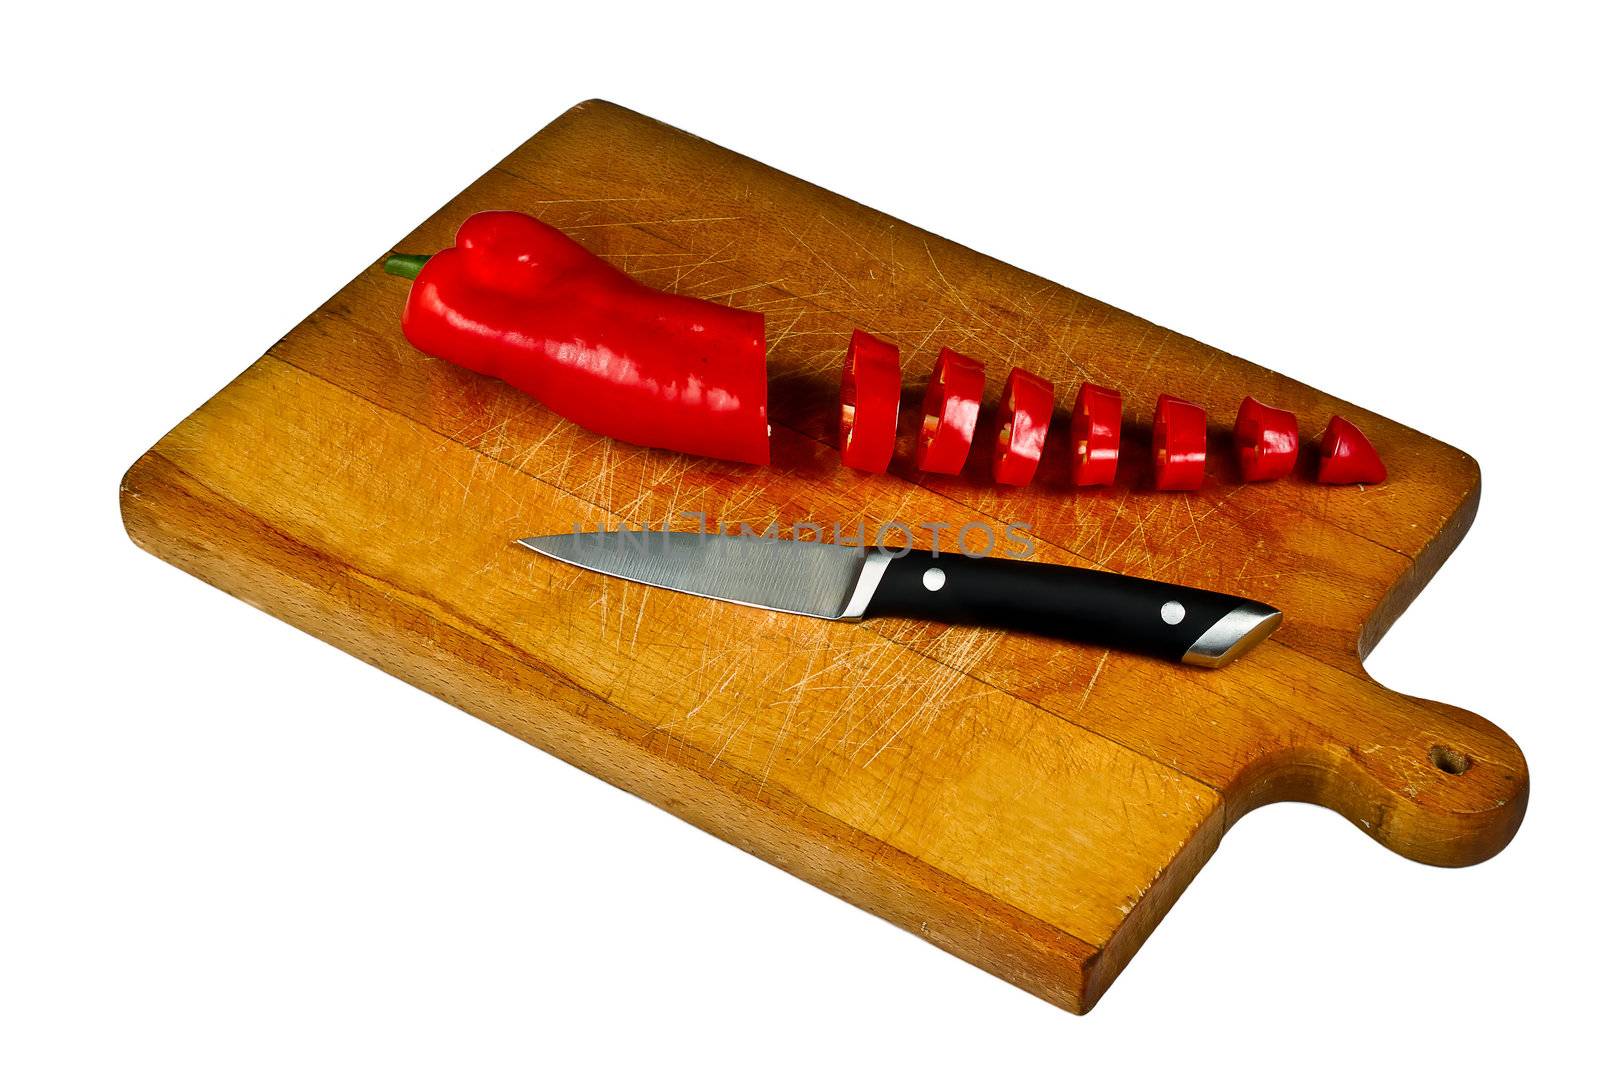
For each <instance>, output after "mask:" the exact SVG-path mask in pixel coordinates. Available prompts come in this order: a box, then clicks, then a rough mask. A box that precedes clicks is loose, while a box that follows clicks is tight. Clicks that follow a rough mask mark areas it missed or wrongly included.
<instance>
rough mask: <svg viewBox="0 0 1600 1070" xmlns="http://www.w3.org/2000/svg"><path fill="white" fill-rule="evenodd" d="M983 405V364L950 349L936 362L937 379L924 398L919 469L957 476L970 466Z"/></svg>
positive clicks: (920, 429)
mask: <svg viewBox="0 0 1600 1070" xmlns="http://www.w3.org/2000/svg"><path fill="white" fill-rule="evenodd" d="M982 404H983V364H982V363H981V362H979V361H976V360H973V359H972V358H971V357H963V356H962V355H961V354H960V353H957V352H956V351H955V350H953V349H950V348H949V347H946V348H944V349H941V350H940V351H939V359H937V360H935V361H934V362H933V377H932V378H930V379H929V380H928V391H927V393H925V394H924V395H923V396H922V426H921V427H920V428H919V429H918V431H917V468H918V470H919V471H923V472H936V473H938V474H940V475H947V476H953V475H957V474H959V473H960V471H961V466H962V465H964V464H966V463H967V454H968V453H970V452H971V450H972V431H973V428H975V427H977V426H978V407H979V406H980V405H982Z"/></svg>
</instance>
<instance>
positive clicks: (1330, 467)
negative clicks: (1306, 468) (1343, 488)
mask: <svg viewBox="0 0 1600 1070" xmlns="http://www.w3.org/2000/svg"><path fill="white" fill-rule="evenodd" d="M1388 477H1389V470H1388V469H1387V468H1385V467H1384V466H1383V458H1381V457H1379V456H1378V451H1377V450H1376V449H1374V448H1373V446H1372V443H1371V442H1368V441H1367V436H1366V435H1363V434H1362V433H1361V429H1360V428H1358V427H1356V425H1355V424H1353V423H1351V422H1350V421H1349V420H1346V419H1345V418H1344V417H1343V416H1335V417H1334V418H1333V419H1331V420H1329V421H1328V429H1327V430H1326V431H1324V432H1322V457H1321V460H1320V461H1319V462H1318V464H1317V482H1318V483H1382V482H1383V481H1384V480H1385V479H1387V478H1388Z"/></svg>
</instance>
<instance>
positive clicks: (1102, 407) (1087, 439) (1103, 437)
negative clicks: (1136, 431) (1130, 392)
mask: <svg viewBox="0 0 1600 1070" xmlns="http://www.w3.org/2000/svg"><path fill="white" fill-rule="evenodd" d="M1121 452H1122V395H1121V394H1119V393H1117V392H1116V391H1115V390H1109V389H1107V388H1106V387H1103V386H1095V385H1094V384H1093V383H1084V384H1083V385H1082V386H1081V387H1079V388H1078V400H1077V402H1076V403H1075V404H1074V405H1073V406H1072V453H1071V455H1070V456H1068V458H1067V478H1068V479H1070V480H1071V481H1072V485H1073V486H1075V487H1101V486H1106V485H1107V484H1109V483H1111V482H1112V481H1114V480H1115V479H1116V478H1117V457H1118V455H1119V454H1120V453H1121Z"/></svg>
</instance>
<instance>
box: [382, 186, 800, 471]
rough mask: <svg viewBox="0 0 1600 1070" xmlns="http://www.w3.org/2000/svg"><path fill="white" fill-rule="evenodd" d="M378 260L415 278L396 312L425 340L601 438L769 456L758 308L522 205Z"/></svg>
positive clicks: (412, 334) (730, 456) (733, 456)
mask: <svg viewBox="0 0 1600 1070" xmlns="http://www.w3.org/2000/svg"><path fill="white" fill-rule="evenodd" d="M384 269H385V270H386V271H389V272H390V273H391V274H396V275H407V276H410V277H412V278H414V279H415V280H416V281H415V282H414V283H413V284H412V286H411V295H410V297H409V298H408V299H407V300H406V307H405V312H404V313H403V315H402V317H401V321H400V323H401V327H402V329H403V330H404V331H405V335H406V338H407V339H409V340H410V342H411V344H412V345H414V346H416V347H417V348H418V349H420V350H422V351H423V352H424V353H429V354H431V355H433V356H435V357H440V358H443V359H444V360H448V361H450V362H451V363H452V364H459V365H461V366H462V367H465V368H470V369H472V370H473V371H476V372H481V373H483V374H485V375H492V376H494V377H495V378H497V379H503V380H505V381H506V382H507V383H510V384H511V385H512V386H514V387H516V388H517V389H519V390H523V391H526V392H527V393H529V394H532V395H533V396H534V397H535V398H538V399H539V400H540V401H541V402H543V403H544V404H545V405H546V406H548V407H549V408H550V409H551V410H552V411H554V412H556V413H557V414H559V415H560V416H562V417H564V418H566V419H568V420H571V421H572V422H573V423H575V424H578V425H579V426H581V427H584V428H587V429H588V430H590V431H594V432H596V433H598V434H602V435H606V436H608V437H610V438H615V439H620V440H622V441H624V442H633V443H636V444H638V445H641V446H659V447H661V448H663V449H670V450H678V451H679V452H682V453H692V454H696V455H698V456H701V457H717V458H721V459H724V460H729V461H747V462H750V463H752V464H765V463H766V462H767V459H768V455H769V445H768V437H769V435H770V433H771V430H770V428H769V427H768V425H767V361H766V326H765V321H764V319H763V317H762V315H761V313H759V312H748V311H745V310H742V309H734V308H728V307H727V306H725V305H718V304H713V303H711V302H709V301H701V300H697V299H695V298H692V297H683V296H680V295H677V294H668V293H662V292H661V291H659V290H652V289H650V288H649V287H648V286H645V285H644V284H643V283H640V282H636V281H635V280H633V279H631V278H629V277H628V276H627V275H625V274H623V273H622V272H621V271H619V270H617V269H616V268H614V267H612V266H611V265H610V264H607V263H606V262H605V261H603V260H601V259H600V258H599V257H597V256H595V255H594V254H593V253H591V252H589V251H588V250H587V249H585V248H584V247H583V246H581V245H579V244H578V243H577V242H575V241H573V240H572V239H571V238H568V237H567V236H566V235H564V234H562V233H561V232H560V231H559V230H556V229H555V228H554V227H552V226H550V225H548V224H546V223H541V222H540V221H539V220H537V219H534V218H533V217H531V216H526V215H523V214H521V213H520V212H481V213H479V214H477V215H474V216H472V217H471V218H469V219H468V220H467V221H466V222H465V223H463V224H462V225H461V229H460V231H458V232H457V234H456V244H455V247H454V248H450V249H446V250H444V251H443V252H441V253H439V254H437V255H436V256H432V257H414V256H393V257H390V258H389V259H388V261H386V262H385V264H384Z"/></svg>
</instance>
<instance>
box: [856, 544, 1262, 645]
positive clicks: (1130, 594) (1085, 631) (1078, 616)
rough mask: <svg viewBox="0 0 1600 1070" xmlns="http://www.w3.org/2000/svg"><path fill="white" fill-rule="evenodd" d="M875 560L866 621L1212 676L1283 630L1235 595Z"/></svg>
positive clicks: (1096, 576) (992, 567)
mask: <svg viewBox="0 0 1600 1070" xmlns="http://www.w3.org/2000/svg"><path fill="white" fill-rule="evenodd" d="M895 552H897V551H886V550H877V551H875V553H877V554H881V555H883V558H885V559H887V564H886V565H884V564H876V565H874V563H873V562H871V561H870V559H869V570H868V574H870V571H872V570H873V569H875V568H881V574H880V575H879V576H878V580H877V587H876V589H875V590H874V591H873V593H872V597H871V599H870V600H869V601H868V602H867V605H866V610H865V613H864V614H863V615H864V616H890V617H915V618H918V619H920V620H933V621H942V622H946V623H951V624H977V625H982V626H984V627H990V628H1004V629H1009V630H1012V631H1025V632H1033V633H1035V634H1038V635H1047V636H1053V637H1055V638H1060V639H1071V640H1075V641H1078V642H1083V643H1089V644H1093V645H1095V646H1102V647H1114V648H1116V649H1118V650H1129V651H1133V652H1135V653H1140V654H1149V655H1152V656H1154V657H1158V658H1165V659H1167V660H1168V661H1179V662H1184V663H1186V664H1189V665H1202V666H1205V667H1207V668H1217V667H1219V666H1222V665H1226V664H1227V663H1228V662H1230V661H1232V660H1233V659H1234V658H1237V657H1238V656H1239V655H1240V654H1243V653H1244V652H1245V651H1246V650H1249V649H1250V648H1251V647H1253V646H1255V645H1256V644H1257V643H1259V642H1260V641H1261V640H1263V639H1265V638H1266V637H1267V636H1268V635H1269V634H1271V632H1272V631H1273V629H1275V628H1277V626H1278V624H1279V623H1281V621H1282V620H1283V615H1282V614H1281V613H1279V612H1278V611H1277V610H1276V609H1273V608H1272V607H1271V606H1268V605H1264V604H1262V603H1260V602H1252V601H1250V600H1249V599H1247V598H1239V597H1237V596H1235V595H1226V594H1218V593H1216V592H1215V591H1203V590H1200V589H1198V588H1195V587H1180V586H1178V585H1177V584H1174V583H1161V582H1159V581H1157V580H1143V579H1138V578H1136V577H1133V576H1122V575H1118V574H1117V573H1115V572H1097V571H1095V570H1093V569H1086V568H1073V567H1071V566H1068V565H1046V564H1040V563H1038V562H1032V561H1013V560H1009V559H1005V558H992V557H991V558H971V557H964V556H962V555H960V554H948V553H946V554H939V555H938V556H937V557H935V556H934V555H933V554H931V553H929V552H928V551H926V550H911V551H908V552H906V553H905V554H904V555H903V556H901V557H893V556H891V554H893V553H895Z"/></svg>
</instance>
